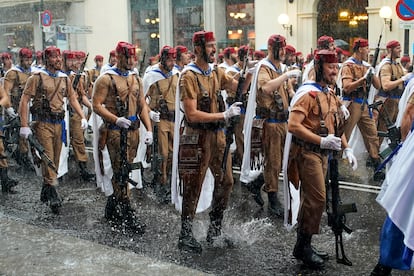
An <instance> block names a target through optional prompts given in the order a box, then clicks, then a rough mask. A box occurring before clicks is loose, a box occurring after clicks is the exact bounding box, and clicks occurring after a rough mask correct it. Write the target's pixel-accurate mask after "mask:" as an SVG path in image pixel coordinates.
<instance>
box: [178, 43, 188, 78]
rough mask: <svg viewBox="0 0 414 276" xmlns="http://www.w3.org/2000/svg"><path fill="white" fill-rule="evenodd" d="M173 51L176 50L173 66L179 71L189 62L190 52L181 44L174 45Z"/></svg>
mask: <svg viewBox="0 0 414 276" xmlns="http://www.w3.org/2000/svg"><path fill="white" fill-rule="evenodd" d="M175 51H176V52H177V58H176V60H175V65H174V67H175V68H176V69H177V70H178V71H180V72H181V71H182V70H183V68H184V66H186V65H187V64H189V63H190V62H191V53H190V52H189V51H188V49H187V47H185V46H182V45H178V46H176V47H175Z"/></svg>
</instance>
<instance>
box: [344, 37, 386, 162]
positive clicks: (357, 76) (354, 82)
mask: <svg viewBox="0 0 414 276" xmlns="http://www.w3.org/2000/svg"><path fill="white" fill-rule="evenodd" d="M353 51H354V54H353V55H352V57H350V58H349V59H348V60H347V61H345V62H344V63H343V65H342V69H341V75H340V76H339V77H340V78H341V80H342V88H343V97H342V100H343V101H346V102H347V105H348V106H347V108H348V110H349V113H350V117H349V118H348V120H347V122H346V124H345V137H346V139H347V140H349V139H350V137H351V133H352V131H353V129H354V127H355V126H358V128H359V130H360V131H361V134H362V138H363V140H364V144H365V145H366V147H367V150H368V153H369V156H370V158H371V160H372V161H373V162H375V167H377V166H378V165H379V164H380V163H381V162H380V157H379V155H378V149H379V140H378V135H377V127H376V124H375V120H374V119H373V118H372V114H370V109H369V108H368V101H367V100H368V93H369V90H370V87H369V86H367V85H368V79H371V81H372V84H373V85H374V87H375V88H377V89H378V88H379V87H380V82H379V78H378V77H377V76H375V72H374V68H372V67H371V65H370V64H368V63H367V62H366V61H367V59H368V53H369V45H368V40H366V39H363V38H358V39H356V40H354V45H353Z"/></svg>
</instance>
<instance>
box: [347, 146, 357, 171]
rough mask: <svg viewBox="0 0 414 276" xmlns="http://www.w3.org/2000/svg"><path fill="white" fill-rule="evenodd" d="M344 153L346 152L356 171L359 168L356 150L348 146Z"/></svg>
mask: <svg viewBox="0 0 414 276" xmlns="http://www.w3.org/2000/svg"><path fill="white" fill-rule="evenodd" d="M344 153H345V156H346V158H348V162H349V164H351V166H352V170H354V171H355V170H356V169H357V168H358V162H357V159H356V157H355V155H354V152H353V151H352V149H351V148H346V149H345V150H344Z"/></svg>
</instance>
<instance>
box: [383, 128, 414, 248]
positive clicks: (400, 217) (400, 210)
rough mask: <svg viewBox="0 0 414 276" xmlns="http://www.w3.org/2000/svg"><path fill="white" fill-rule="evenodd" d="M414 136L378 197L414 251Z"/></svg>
mask: <svg viewBox="0 0 414 276" xmlns="http://www.w3.org/2000/svg"><path fill="white" fill-rule="evenodd" d="M413 149H414V135H413V134H412V133H411V134H410V135H408V137H407V139H406V140H405V142H404V144H403V145H402V147H401V149H400V150H399V152H398V154H397V155H396V156H395V157H394V159H393V163H392V165H391V167H390V169H389V170H388V172H387V174H386V177H385V180H384V182H383V184H382V187H381V192H380V193H379V195H378V197H377V201H378V203H379V204H380V205H381V206H382V207H383V208H384V209H385V210H386V211H387V213H388V216H389V217H390V219H391V220H392V222H393V223H394V224H395V225H396V226H397V227H398V228H399V229H400V230H401V231H402V232H403V233H404V244H405V245H406V246H407V247H408V248H410V249H411V250H414V204H413V194H414V185H413V184H414V174H413V173H412V168H413V166H414V154H413V153H412V152H413Z"/></svg>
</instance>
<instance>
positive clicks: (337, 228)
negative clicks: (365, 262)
mask: <svg viewBox="0 0 414 276" xmlns="http://www.w3.org/2000/svg"><path fill="white" fill-rule="evenodd" d="M335 155H336V154H335V153H334V154H333V155H332V156H331V158H330V160H329V171H328V174H329V176H328V177H327V181H326V182H327V186H328V188H330V189H331V198H329V196H328V198H327V201H326V212H327V214H328V225H329V226H331V228H332V231H333V232H334V234H335V253H336V262H337V263H340V264H344V265H349V266H352V262H351V261H350V260H349V259H348V258H347V257H346V255H345V250H344V245H343V239H342V233H343V231H345V232H346V233H348V234H350V233H352V229H351V228H349V227H348V226H347V225H346V216H345V214H347V213H355V212H357V207H356V204H355V203H350V204H342V203H341V200H340V195H339V181H338V159H337V157H336V156H335ZM327 190H328V189H327ZM339 250H341V251H340V252H339Z"/></svg>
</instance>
